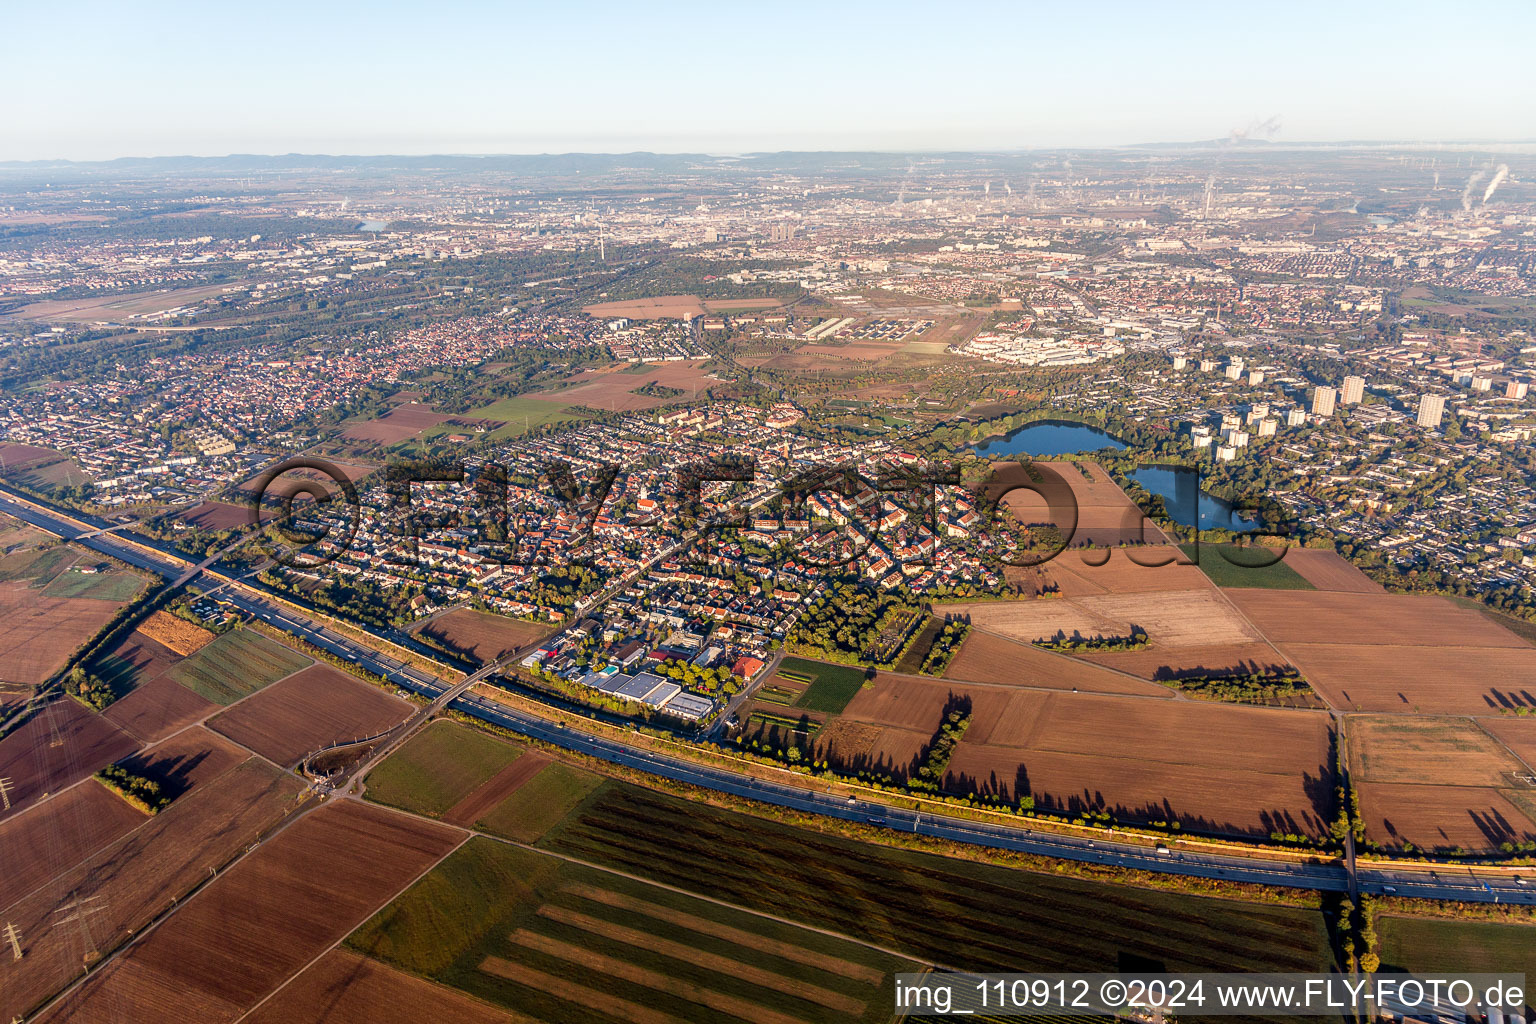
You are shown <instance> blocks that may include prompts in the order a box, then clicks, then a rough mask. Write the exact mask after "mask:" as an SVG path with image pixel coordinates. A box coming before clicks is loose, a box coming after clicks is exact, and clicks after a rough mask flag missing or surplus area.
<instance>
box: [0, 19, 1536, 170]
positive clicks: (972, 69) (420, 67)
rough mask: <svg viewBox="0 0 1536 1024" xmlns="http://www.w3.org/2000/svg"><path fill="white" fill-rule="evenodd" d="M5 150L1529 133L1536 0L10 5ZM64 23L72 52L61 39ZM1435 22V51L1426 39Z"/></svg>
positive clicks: (1073, 141) (477, 150)
mask: <svg viewBox="0 0 1536 1024" xmlns="http://www.w3.org/2000/svg"><path fill="white" fill-rule="evenodd" d="M11 24H12V38H13V40H14V41H15V43H16V45H15V46H14V47H13V49H14V51H15V55H14V57H13V60H12V67H13V69H14V70H13V74H12V75H11V79H10V80H11V82H12V83H13V86H12V88H11V90H9V92H10V96H11V98H12V104H13V109H12V110H10V111H9V112H8V113H9V117H8V118H7V121H8V124H7V132H6V133H5V135H4V137H3V138H0V160H3V161H17V160H76V161H88V160H107V159H115V158H120V157H144V156H154V155H159V154H176V155H187V156H219V155H227V154H247V153H275V154H289V153H333V154H342V155H363V154H389V155H438V154H450V153H451V154H463V155H483V154H525V153H578V152H601V153H625V152H635V151H647V152H658V153H717V154H718V153H745V152H781V151H786V150H790V151H818V152H827V151H880V152H939V151H949V152H953V151H962V150H963V151H997V150H1004V151H1014V150H1039V149H1074V148H1121V147H1126V146H1133V145H1144V144H1149V143H1155V142H1157V141H1158V140H1191V141H1198V140H1209V139H1217V138H1224V137H1229V136H1242V137H1248V138H1254V139H1273V140H1279V141H1290V140H1307V141H1311V142H1316V143H1336V142H1352V141H1361V140H1377V139H1379V140H1383V141H1387V140H1391V141H1401V140H1423V139H1454V140H1468V139H1489V140H1502V139H1506V138H1519V137H1527V138H1528V137H1529V136H1530V133H1531V130H1532V126H1533V125H1536V78H1533V73H1532V72H1531V70H1530V64H1529V61H1528V60H1527V59H1526V56H1525V55H1524V54H1523V52H1522V47H1523V43H1524V41H1525V40H1526V39H1528V38H1530V36H1531V34H1532V31H1533V30H1536V9H1533V8H1531V7H1530V6H1529V5H1524V4H1520V3H1518V2H1495V3H1491V4H1485V5H1483V6H1482V7H1481V8H1479V9H1478V12H1477V17H1476V19H1475V20H1474V19H1471V18H1454V17H1448V16H1447V15H1445V14H1444V13H1443V12H1442V11H1440V10H1436V9H1433V8H1430V7H1428V6H1425V5H1411V4H1410V5H1404V4H1383V3H1368V4H1362V5H1355V6H1353V7H1348V8H1345V7H1340V6H1339V5H1332V4H1321V3H1303V4H1300V5H1297V6H1295V7H1292V8H1288V9H1287V10H1286V11H1285V14H1284V17H1278V16H1277V15H1276V14H1275V13H1273V12H1271V11H1269V10H1258V9H1255V10H1244V9H1234V8H1230V7H1225V6H1221V5H1213V4H1206V3H1184V4H1181V5H1178V6H1177V7H1174V8H1168V7H1159V8H1157V9H1151V8H1146V7H1144V6H1141V5H1133V4H1129V3H1112V4H1109V5H1106V6H1104V7H1103V8H1101V9H1099V10H1097V11H1096V12H1095V17H1094V18H1093V19H1092V20H1091V21H1087V20H1084V19H1082V18H1080V17H1079V16H1077V15H1075V14H1074V13H1072V12H1070V11H1067V10H1064V9H1062V8H1059V7H1055V6H1047V5H1038V4H1037V5H1029V6H1024V7H1020V6H1016V5H1000V4H990V3H984V4H975V5H971V6H968V7H965V8H961V9H946V10H944V11H937V10H935V9H932V8H928V7H925V6H921V5H913V4H899V3H898V4H883V5H872V4H865V5H858V4H855V5H841V6H838V7H832V8H829V7H824V6H817V7H812V6H809V5H802V6H793V5H791V6H788V7H782V8H776V9H775V10H774V11H773V12H772V14H771V15H764V14H760V13H757V12H753V11H746V10H735V9H727V8H720V7H718V6H713V5H697V4H683V5H675V6H672V7H669V8H667V9H666V10H664V11H661V12H657V11H650V10H641V9H637V8H632V7H629V6H624V5H615V4H609V3H604V2H588V3H585V4H581V5H579V6H578V7H576V8H564V9H561V10H558V11H555V10H549V9H545V8H540V7H506V6H502V5H492V4H486V3H481V2H477V0H449V2H447V3H444V4H439V5H437V6H436V7H434V8H433V10H432V12H431V14H430V16H423V14H422V13H421V12H419V11H417V10H414V9H410V8H407V7H405V6H404V5H399V4H391V3H383V4H375V5H363V4H358V3H339V4H335V5H328V6H325V7H322V8H311V7H301V6H299V5H297V4H294V3H291V2H286V0H284V2H277V3H274V4H272V5H269V6H266V7H263V8H261V9H247V8H238V9H237V8H229V9H225V8H207V7H205V6H201V5H191V4H188V3H184V2H180V0H168V2H162V3H158V4H156V5H154V6H153V7H152V8H151V9H150V10H148V11H146V10H142V9H136V10H129V9H126V8H120V7H118V6H115V5H110V4H106V3H102V2H100V0H87V2H86V3H84V4H83V5H81V6H77V7H74V8H71V9H70V12H69V15H68V16H67V18H66V17H65V16H63V15H61V14H60V13H55V10H49V9H45V8H42V7H30V8H25V9H21V10H18V11H15V12H13V14H12V17H11ZM61 39H64V40H67V44H68V49H67V52H63V51H61V50H60V40H61ZM1429 41H1432V47H1433V48H1432V50H1430V49H1428V45H1429Z"/></svg>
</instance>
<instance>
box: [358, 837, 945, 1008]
mask: <svg viewBox="0 0 1536 1024" xmlns="http://www.w3.org/2000/svg"><path fill="white" fill-rule="evenodd" d="M348 945H349V946H350V947H351V948H352V949H354V950H357V951H358V952H361V953H365V954H368V955H370V956H373V957H376V958H378V959H379V960H381V961H383V962H384V963H386V964H389V965H391V966H393V967H398V968H400V969H401V970H403V971H407V972H410V973H412V974H419V975H423V976H425V977H427V978H430V979H432V980H434V981H439V982H442V983H445V984H449V985H452V986H454V987H456V988H459V989H462V990H463V991H465V992H468V993H470V994H471V995H474V996H476V997H478V998H480V999H483V1000H485V1001H487V1002H491V1003H494V1004H497V1005H500V1006H503V1007H506V1008H508V1009H510V1010H515V1011H516V1012H517V1013H518V1014H519V1018H518V1019H519V1020H533V1021H550V1022H560V1024H565V1022H571V1024H585V1022H593V1024H607V1022H611V1021H641V1022H655V1024H662V1022H668V1024H676V1022H686V1021H701V1022H704V1021H708V1022H715V1021H719V1020H722V1019H739V1020H748V1021H753V1022H754V1024H811V1022H818V1021H825V1020H839V1021H854V1022H856V1021H869V1022H873V1021H884V1020H886V1019H887V1018H888V1017H889V1015H890V1004H891V997H892V996H891V993H892V991H893V988H892V986H893V985H894V979H893V977H892V976H893V974H894V973H895V972H896V971H899V970H909V969H915V968H916V966H917V965H915V964H912V963H910V962H907V961H904V960H902V959H900V958H898V957H894V956H891V955H889V954H886V953H882V952H879V951H876V950H871V949H869V948H868V947H866V946H863V945H861V944H859V943H857V942H851V941H848V940H844V939H839V938H833V937H831V936H828V935H825V934H822V933H819V932H813V931H810V930H808V929H806V928H801V927H797V926H795V925H791V924H785V923H782V922H778V921H772V920H768V919H766V918H763V917H760V916H758V915H755V914H752V913H748V912H745V911H742V910H738V909H735V908H732V907H727V906H721V905H720V904H719V903H714V902H709V901H706V900H701V899H697V898H694V897H692V896H687V895H684V894H682V893H678V892H674V891H671V890H668V889H663V888H660V887H658V886H654V885H649V884H647V883H645V882H641V881H637V880H635V879H631V878H625V877H622V876H619V875H614V874H610V873H608V872H605V871H600V870H598V869H596V868H590V867H586V866H584V865H578V864H572V863H570V862H568V861H563V860H560V859H558V858H556V857H552V856H549V855H548V854H541V853H537V852H535V851H532V850H526V849H521V848H518V847H513V846H507V845H504V844H500V843H497V842H495V841H493V840H489V839H471V840H470V841H469V843H467V844H466V845H465V846H463V847H461V848H460V849H459V850H458V851H456V852H455V853H454V854H453V855H452V856H450V857H449V858H448V859H447V860H446V861H444V862H443V863H442V864H440V865H439V866H438V867H437V868H435V869H434V870H433V871H432V872H431V873H429V874H428V875H427V877H426V878H424V879H422V880H421V881H420V882H419V883H417V884H416V885H415V886H413V887H411V888H410V889H409V890H407V891H406V892H405V893H404V894H403V895H402V896H401V897H400V898H399V899H397V900H396V901H395V902H394V903H393V904H391V905H390V906H389V907H388V908H386V909H385V910H384V911H382V912H381V913H379V914H378V915H376V916H375V917H374V918H373V919H372V920H370V921H369V922H368V923H367V924H366V925H364V926H363V927H362V928H361V929H359V930H358V931H357V932H356V933H355V934H353V935H352V936H351V938H350V939H348Z"/></svg>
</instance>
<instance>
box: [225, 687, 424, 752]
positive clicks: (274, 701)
mask: <svg viewBox="0 0 1536 1024" xmlns="http://www.w3.org/2000/svg"><path fill="white" fill-rule="evenodd" d="M414 710H415V708H414V706H413V705H411V704H410V703H408V702H407V701H403V700H401V699H400V698H398V697H395V696H392V695H390V694H388V693H386V692H384V691H383V690H381V689H379V688H378V687H376V686H371V685H369V684H368V683H365V682H363V681H362V680H360V679H357V678H354V677H353V676H351V675H348V674H347V673H346V672H343V671H341V670H340V669H335V668H332V667H331V666H329V665H311V666H310V667H309V668H306V669H303V670H301V671H299V672H296V673H295V674H293V675H291V676H288V677H287V678H286V679H283V680H281V681H280V682H277V683H273V684H272V685H271V686H268V687H267V688H265V689H263V690H261V691H259V692H258V693H256V694H255V695H254V696H252V697H251V698H249V699H248V700H242V701H240V703H238V704H237V705H235V706H234V707H232V708H230V709H229V710H228V711H225V712H223V713H221V714H219V715H218V716H216V717H215V718H213V719H212V720H211V721H210V722H209V725H210V726H211V727H212V728H213V729H216V730H217V731H219V732H221V733H223V734H224V735H225V736H228V737H229V738H230V739H232V740H234V741H235V742H236V743H239V744H241V745H242V746H245V747H248V748H249V749H251V750H254V751H256V753H258V754H260V755H261V756H263V757H265V758H267V759H268V760H270V761H272V762H274V763H275V764H279V765H282V766H283V767H285V768H287V767H292V766H293V765H295V764H297V763H298V761H299V759H300V758H302V757H303V756H304V755H305V754H308V753H310V752H312V751H314V750H318V749H319V748H320V747H323V746H328V745H330V744H332V743H336V742H339V741H342V740H351V739H361V738H363V737H365V736H374V735H377V734H378V733H381V732H383V731H384V730H385V729H388V728H390V727H391V726H394V725H398V724H399V723H401V722H403V721H405V720H406V719H407V718H409V717H410V715H411V712H412V711H414Z"/></svg>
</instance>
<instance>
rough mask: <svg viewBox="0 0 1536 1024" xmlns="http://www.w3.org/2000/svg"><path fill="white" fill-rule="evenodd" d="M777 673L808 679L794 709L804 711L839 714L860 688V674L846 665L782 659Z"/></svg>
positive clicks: (861, 673)
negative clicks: (786, 673)
mask: <svg viewBox="0 0 1536 1024" xmlns="http://www.w3.org/2000/svg"><path fill="white" fill-rule="evenodd" d="M779 668H780V671H781V672H788V673H792V674H794V675H796V676H800V677H804V678H808V679H810V680H811V685H810V686H807V687H806V688H805V692H804V693H802V694H801V695H800V699H799V700H798V701H796V702H795V707H797V708H805V709H806V710H807V711H825V712H827V713H828V714H833V715H835V714H839V713H841V712H842V710H843V708H846V707H847V706H848V702H849V701H851V700H853V698H854V697H855V696H856V695H857V694H858V692H859V691H860V690H861V689H863V687H864V670H863V669H861V668H854V667H852V666H849V665H828V664H826V663H825V662H820V661H807V660H806V659H805V658H785V659H784V661H783V662H782V663H781V664H780V666H779Z"/></svg>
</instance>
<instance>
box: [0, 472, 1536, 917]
mask: <svg viewBox="0 0 1536 1024" xmlns="http://www.w3.org/2000/svg"><path fill="white" fill-rule="evenodd" d="M0 511H3V512H5V513H8V514H10V515H12V516H15V517H16V518H17V519H20V520H22V521H24V522H26V523H29V524H30V525H33V526H35V527H37V528H39V529H42V530H46V531H48V532H50V533H52V534H54V535H56V536H60V537H64V538H66V539H70V540H77V541H78V542H79V543H80V544H83V545H84V546H86V547H89V548H91V549H92V550H94V551H98V552H100V553H102V554H106V555H110V556H112V557H114V558H117V559H120V560H122V561H124V562H127V563H129V564H130V565H134V566H137V567H139V568H142V569H146V570H149V571H152V572H155V573H158V574H159V575H161V576H163V577H165V578H166V579H167V580H171V581H176V582H178V583H183V584H185V583H189V582H191V581H192V579H193V578H194V577H195V575H196V573H193V572H190V571H188V567H187V563H186V560H185V559H183V558H180V556H174V555H170V554H167V553H164V552H162V551H161V550H160V549H159V548H158V546H157V545H155V544H154V542H152V541H148V540H145V539H142V538H130V537H129V536H125V535H124V534H125V533H126V531H123V530H118V531H112V532H102V526H100V525H96V524H93V523H90V522H87V521H86V520H84V519H81V518H77V517H75V516H73V515H70V514H68V513H64V512H61V511H58V510H54V509H51V508H49V507H47V506H44V505H42V504H40V503H38V502H36V501H34V500H32V499H30V498H25V497H22V496H20V495H16V494H14V492H10V491H5V490H0ZM109 525H110V524H109ZM218 579H219V580H220V581H221V587H220V590H221V597H222V598H223V599H225V600H227V601H229V602H230V603H232V604H233V605H234V606H235V607H236V608H238V609H239V610H240V611H242V612H244V613H246V614H248V615H250V616H252V617H253V618H256V619H260V620H261V621H263V622H266V623H268V624H269V625H271V626H274V627H276V628H278V629H281V630H283V631H285V632H288V633H290V634H292V635H294V636H297V637H299V638H301V639H303V640H305V641H307V642H309V643H311V644H314V645H315V646H316V647H319V648H321V649H322V650H325V651H328V652H330V653H332V654H335V655H338V656H341V657H344V658H346V659H348V660H351V661H353V662H355V663H357V664H359V665H361V666H362V667H363V668H365V669H367V670H369V671H370V672H374V673H376V674H378V675H380V676H383V677H385V678H386V679H388V680H389V681H390V682H392V683H394V684H396V685H398V686H400V687H403V688H405V689H409V690H411V691H413V692H415V693H418V694H421V695H423V696H425V697H428V698H431V699H432V700H433V701H434V703H436V702H438V701H439V700H440V699H441V698H444V697H447V698H448V699H447V700H444V701H442V704H443V705H445V706H446V707H448V708H451V709H453V710H457V711H461V712H464V713H466V714H469V715H472V716H474V717H477V718H480V719H482V720H484V721H486V722H489V723H491V724H493V725H497V726H500V727H502V728H505V729H509V730H512V731H514V732H517V733H520V734H522V735H524V736H528V737H530V738H532V739H536V740H540V741H543V742H547V743H550V744H553V745H555V746H559V747H562V748H565V749H567V750H572V751H575V752H578V753H582V754H587V755H590V756H593V757H597V758H601V759H603V760H605V761H608V762H611V763H613V764H618V765H623V766H626V767H629V768H633V769H638V770H640V771H645V772H650V773H652V774H655V775H659V776H662V777H664V778H668V779H671V780H674V781H677V782H681V783H686V784H689V785H694V786H700V787H703V788H707V789H712V790H715V791H718V792H722V793H730V794H733V795H736V796H740V797H745V798H748V799H752V800H758V801H762V802H764V803H769V804H775V805H777V806H782V807H788V808H792V809H794V810H798V811H804V812H808V813H813V814H820V815H824V816H826V817H830V818H838V819H842V820H845V821H855V822H862V823H864V824H866V825H872V826H875V827H882V828H889V829H892V830H895V831H901V832H911V833H915V834H921V835H927V836H932V837H935V838H940V839H948V840H953V841H957V842H964V843H973V844H976V845H980V846H990V847H995V848H999V849H1007V850H1016V851H1020V852H1023V853H1031V854H1039V855H1042V856H1050V857H1060V858H1065V859H1068V860H1075V861H1084V862H1089V863H1095V864H1105V865H1115V866H1118V867H1124V868H1136V869H1141V870H1146V871H1159V872H1165V873H1170V874H1179V875H1191V876H1199V877H1205V878H1220V879H1224V880H1229V881H1234V882H1248V883H1256V884H1267V885H1286V886H1293V887H1298V888H1305V889H1314V890H1321V891H1330V892H1347V891H1349V889H1350V885H1349V876H1348V873H1347V872H1346V869H1345V866H1344V865H1343V864H1342V863H1340V862H1337V861H1333V862H1329V863H1322V864H1315V863H1314V864H1308V863H1298V862H1296V861H1294V860H1287V859H1275V858H1262V857H1257V856H1255V857H1246V856H1222V855H1218V854H1213V853H1207V852H1203V851H1201V850H1200V846H1201V844H1200V843H1199V842H1198V841H1188V840H1182V839H1175V840H1171V841H1169V843H1168V844H1167V846H1166V848H1165V849H1154V848H1152V847H1149V846H1146V845H1142V844H1138V843H1129V842H1119V841H1115V840H1112V839H1087V838H1082V837H1078V836H1067V835H1057V834H1053V833H1050V832H1045V831H1037V830H1033V829H1031V828H1028V827H1026V826H1022V825H1020V826H1012V825H1006V824H992V823H984V822H977V821H972V820H969V819H964V818H958V817H952V816H947V815H942V814H932V813H929V812H926V811H924V812H915V811H911V810H906V809H901V808H894V807H890V806H887V805H885V804H881V803H875V802H869V801H859V800H850V799H849V798H846V797H840V796H835V795H832V794H829V793H826V792H818V791H817V786H818V783H817V782H816V781H815V780H813V779H810V778H808V777H807V778H805V780H804V784H803V785H800V784H790V783H789V782H788V781H786V782H784V783H776V782H766V781H762V780H760V779H755V778H750V777H747V776H745V775H742V774H739V773H735V772H731V771H727V770H724V769H720V768H714V767H710V766H705V765H700V764H696V763H694V762H692V761H689V760H687V759H684V758H680V757H670V756H667V755H663V754H656V753H652V752H650V751H645V750H640V749H636V748H634V747H630V746H627V745H625V744H623V743H619V742H616V741H614V740H611V739H608V738H606V737H603V736H598V735H594V734H592V733H588V732H585V731H583V730H581V729H577V728H571V727H569V726H567V725H565V724H555V723H552V722H549V721H547V720H545V719H542V718H539V717H536V716H533V715H529V714H524V713H522V712H518V711H516V710H513V709H511V708H508V707H505V706H502V705H499V704H496V703H494V702H491V701H488V700H486V699H484V698H482V697H479V696H477V695H475V694H473V693H469V692H466V691H467V684H468V683H469V682H472V681H475V680H478V679H479V678H481V677H483V676H485V675H488V674H489V669H483V670H481V671H480V672H477V673H475V674H474V675H473V676H471V677H470V679H469V680H466V681H465V682H461V683H460V684H457V685H453V686H450V684H448V683H446V682H444V681H443V680H441V679H439V678H437V677H436V676H432V675H429V674H428V673H426V672H423V671H422V670H421V669H418V668H415V667H413V666H410V665H407V664H405V663H404V662H401V661H399V660H397V659H395V658H391V657H390V656H389V655H387V654H384V653H382V652H381V651H379V650H376V649H374V648H372V647H369V646H367V645H365V644H363V643H361V642H359V641H357V640H355V639H353V638H351V637H348V636H344V635H342V634H340V633H338V632H336V631H334V630H332V629H330V628H328V627H327V626H325V625H324V624H323V623H321V622H319V621H317V620H315V619H312V618H310V617H308V616H306V615H304V614H302V613H300V612H298V611H296V610H294V609H293V608H292V607H290V606H288V605H286V604H284V603H282V602H280V601H277V600H275V599H273V598H270V597H267V596H266V595H264V594H263V593H261V592H260V591H257V590H255V589H254V588H252V587H249V586H247V585H246V584H244V583H242V582H241V581H239V580H235V579H230V578H228V577H223V576H219V577H218ZM359 628H362V627H359ZM368 632H369V633H372V632H374V631H372V630H368ZM381 642H382V638H381ZM450 691H456V692H455V693H450ZM723 717H724V715H722V718H723ZM785 774H786V776H790V775H791V773H788V772H786V773H785ZM1528 873H1529V872H1515V871H1508V870H1502V869H1498V868H1484V869H1479V870H1477V871H1473V870H1471V869H1468V868H1464V867H1457V866H1453V865H1436V866H1433V867H1430V866H1424V867H1409V866H1401V867H1399V866H1392V867H1387V866H1376V864H1375V862H1372V861H1369V860H1367V861H1357V862H1356V872H1355V875H1356V878H1357V880H1358V885H1359V891H1360V892H1362V893H1366V894H1382V893H1388V894H1394V893H1395V894H1397V895H1401V896H1413V897H1419V898H1426V899H1446V900H1467V901H1475V902H1506V903H1524V904H1536V886H1527V885H1525V884H1523V875H1524V874H1528Z"/></svg>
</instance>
